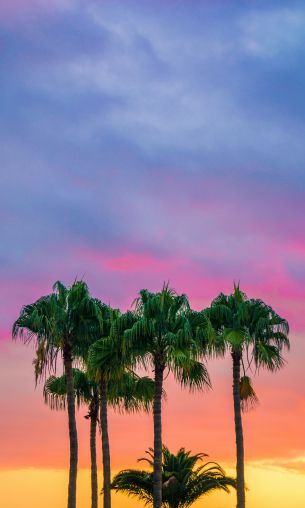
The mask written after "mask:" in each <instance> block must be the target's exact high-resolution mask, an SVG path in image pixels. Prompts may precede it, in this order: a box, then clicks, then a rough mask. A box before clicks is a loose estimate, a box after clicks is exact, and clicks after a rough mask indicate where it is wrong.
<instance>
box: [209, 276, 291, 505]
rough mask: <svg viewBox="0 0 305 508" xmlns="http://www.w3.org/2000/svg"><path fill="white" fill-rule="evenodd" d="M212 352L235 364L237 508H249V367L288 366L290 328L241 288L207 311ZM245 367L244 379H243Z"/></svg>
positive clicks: (236, 288)
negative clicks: (245, 409) (245, 407)
mask: <svg viewBox="0 0 305 508" xmlns="http://www.w3.org/2000/svg"><path fill="white" fill-rule="evenodd" d="M203 314H204V316H205V318H206V323H207V335H208V337H209V341H210V347H211V352H212V353H214V354H216V355H224V354H225V352H226V351H229V352H230V354H231V357H232V363H233V401H234V420H235V435H236V456H237V462H236V471H237V508H245V480H244V439H243V426H242V414H241V409H242V407H241V401H242V402H243V401H245V400H247V399H248V398H249V397H251V398H252V400H253V401H254V402H255V398H256V396H255V393H254V391H253V388H252V386H251V382H250V379H249V378H248V376H245V371H246V369H247V368H251V365H252V364H254V366H255V368H256V370H259V369H260V368H266V369H268V370H270V371H271V372H274V371H276V370H278V369H280V368H281V367H283V365H284V359H283V356H282V353H283V350H284V349H289V339H288V333H289V327H288V323H287V321H286V320H285V319H283V318H282V317H281V316H279V315H278V314H277V313H276V312H275V311H274V310H273V309H272V308H271V307H270V306H268V305H266V304H265V303H264V302H263V301H262V300H258V299H248V298H247V296H246V295H245V293H243V292H242V291H241V290H240V288H239V286H238V285H234V291H233V293H232V294H231V295H229V296H226V295H224V294H222V293H221V294H220V295H219V296H218V297H217V298H215V300H213V301H212V303H211V306H210V307H209V308H208V309H205V311H204V312H203ZM241 368H243V370H244V376H243V378H242V379H241Z"/></svg>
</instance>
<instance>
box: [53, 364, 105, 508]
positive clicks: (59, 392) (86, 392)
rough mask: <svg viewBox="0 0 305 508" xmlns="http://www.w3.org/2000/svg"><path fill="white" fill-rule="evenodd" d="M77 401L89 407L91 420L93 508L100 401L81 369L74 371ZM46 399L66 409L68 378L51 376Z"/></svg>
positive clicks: (93, 506) (93, 385) (95, 498)
mask: <svg viewBox="0 0 305 508" xmlns="http://www.w3.org/2000/svg"><path fill="white" fill-rule="evenodd" d="M73 381H74V391H75V400H76V403H77V407H79V406H80V405H81V404H85V405H87V406H88V414H87V415H86V416H85V418H87V419H89V420H90V459H91V508H97V506H98V484H97V461H96V428H97V421H98V407H99V399H98V392H97V386H96V384H95V383H94V382H93V381H91V380H90V379H89V378H88V376H87V374H86V373H85V372H83V371H81V370H80V369H76V368H74V369H73ZM43 393H44V399H45V402H46V404H48V405H49V406H50V408H51V409H56V410H58V409H66V407H67V381H66V376H65V375H63V376H59V377H56V376H50V377H49V378H48V379H47V380H46V382H45V385H44V389H43Z"/></svg>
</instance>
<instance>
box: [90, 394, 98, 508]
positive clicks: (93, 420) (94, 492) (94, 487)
mask: <svg viewBox="0 0 305 508" xmlns="http://www.w3.org/2000/svg"><path fill="white" fill-rule="evenodd" d="M89 414H90V456H91V508H97V506H98V497H97V496H98V484H97V462H96V425H97V417H98V396H97V393H95V394H94V396H93V400H92V405H91V408H90V413H89Z"/></svg>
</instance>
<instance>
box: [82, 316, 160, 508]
mask: <svg viewBox="0 0 305 508" xmlns="http://www.w3.org/2000/svg"><path fill="white" fill-rule="evenodd" d="M132 319H133V318H132V313H130V312H127V313H126V314H121V315H120V314H119V313H118V312H116V313H115V314H112V315H111V316H110V320H109V322H108V324H107V326H106V327H104V333H107V335H106V336H104V337H102V338H101V339H100V340H98V341H96V342H95V343H94V344H92V346H91V347H90V349H89V353H88V368H89V372H90V376H91V377H92V378H94V379H95V380H96V382H97V383H98V387H99V397H100V425H101V434H102V457H103V491H102V492H103V505H104V508H110V507H111V489H110V485H111V466H110V446H109V434H108V406H109V405H111V406H113V407H114V408H119V409H120V410H123V411H128V412H131V411H140V410H144V411H149V410H150V409H151V406H152V400H153V394H154V382H153V380H152V379H150V378H149V377H147V376H144V377H140V376H138V375H137V374H135V373H134V372H133V371H132V370H131V369H130V368H129V367H130V364H131V362H130V358H129V357H130V355H129V356H128V355H127V354H125V353H124V352H123V350H122V348H121V347H119V345H120V342H119V341H118V340H117V338H118V337H120V336H121V333H122V332H123V331H124V330H125V328H126V326H129V325H130V323H131V320H132ZM132 322H133V321H132ZM115 338H116V339H115Z"/></svg>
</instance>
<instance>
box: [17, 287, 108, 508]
mask: <svg viewBox="0 0 305 508" xmlns="http://www.w3.org/2000/svg"><path fill="white" fill-rule="evenodd" d="M101 325H102V323H101V312H100V302H99V301H98V300H95V299H94V298H92V297H91V296H90V293H89V290H88V286H87V285H86V283H85V282H83V281H75V282H74V283H73V284H72V285H71V286H70V287H65V286H64V285H63V284H62V283H61V282H56V283H55V284H54V286H53V292H52V293H51V294H49V295H47V296H43V297H41V298H39V299H38V300H37V301H36V302H34V303H32V304H29V305H25V306H24V307H23V308H22V310H21V312H20V315H19V317H18V319H17V320H16V321H15V323H14V325H13V337H17V336H19V337H20V338H21V339H23V340H24V342H29V341H31V340H35V341H36V344H37V356H36V360H35V371H36V380H37V378H38V377H39V376H42V375H43V374H44V373H45V371H46V370H49V371H50V370H52V369H54V368H55V366H56V360H57V357H58V353H60V354H61V355H62V357H63V363H64V372H65V375H66V383H67V406H68V421H69V439H70V470H69V487H68V508H76V480H77V462H78V442H77V429H76V419H75V391H74V384H73V369H72V362H73V359H74V358H75V357H78V356H82V354H83V353H84V351H86V350H87V349H88V345H89V344H90V343H91V342H92V341H93V340H95V339H96V338H97V337H99V336H100V334H101V332H100V329H101Z"/></svg>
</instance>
